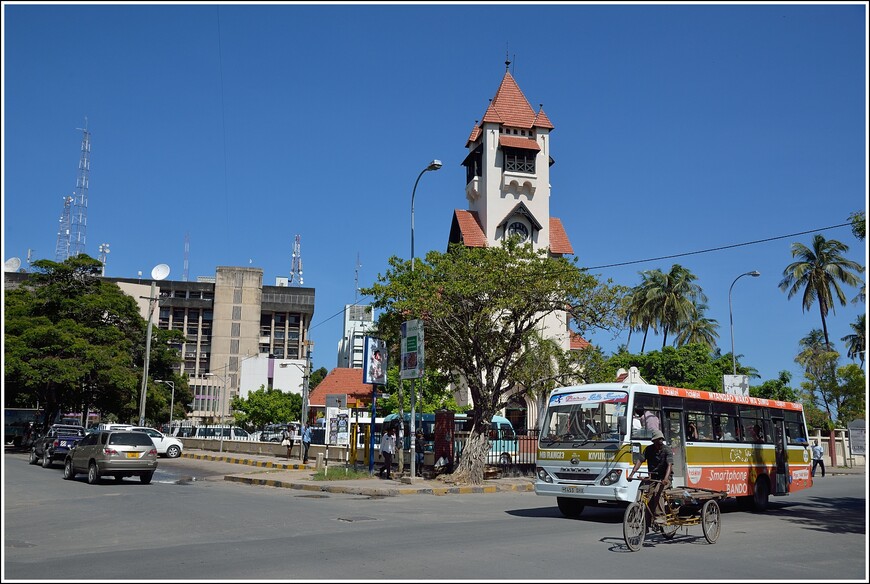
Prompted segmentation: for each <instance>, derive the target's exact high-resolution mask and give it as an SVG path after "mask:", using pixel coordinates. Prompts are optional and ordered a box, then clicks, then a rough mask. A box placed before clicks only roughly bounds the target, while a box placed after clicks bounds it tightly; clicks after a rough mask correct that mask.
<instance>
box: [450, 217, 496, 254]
mask: <svg viewBox="0 0 870 584" xmlns="http://www.w3.org/2000/svg"><path fill="white" fill-rule="evenodd" d="M448 241H449V242H450V243H462V244H464V245H465V246H466V247H487V245H486V235H485V234H484V233H483V227H481V225H480V217H478V216H477V211H464V210H462V209H454V211H453V222H452V224H451V225H450V239H449V240H448Z"/></svg>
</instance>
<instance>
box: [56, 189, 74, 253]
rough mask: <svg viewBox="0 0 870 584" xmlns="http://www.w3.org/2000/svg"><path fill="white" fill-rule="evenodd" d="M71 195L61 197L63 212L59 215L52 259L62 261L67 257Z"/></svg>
mask: <svg viewBox="0 0 870 584" xmlns="http://www.w3.org/2000/svg"><path fill="white" fill-rule="evenodd" d="M72 202H73V197H64V198H63V213H61V216H60V227H58V229H57V245H56V246H55V248H54V261H56V262H63V261H65V260H66V259H67V258H68V257H69V229H70V227H69V221H70V217H69V215H70V205H72Z"/></svg>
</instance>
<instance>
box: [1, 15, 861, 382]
mask: <svg viewBox="0 0 870 584" xmlns="http://www.w3.org/2000/svg"><path fill="white" fill-rule="evenodd" d="M3 11H4V13H3V23H4V31H3V32H4V36H3V54H4V68H3V152H4V155H3V256H4V259H8V258H10V257H20V258H22V259H24V258H26V256H27V252H28V249H33V250H35V251H34V258H35V259H39V258H47V259H54V250H55V243H56V239H57V228H58V218H59V217H60V214H61V211H62V197H64V196H66V195H68V194H70V193H72V191H73V190H74V188H75V181H76V175H77V167H78V161H79V155H80V143H81V132H80V131H79V130H77V128H81V127H82V125H83V124H84V119H85V117H86V116H87V119H88V128H89V129H90V131H91V132H92V151H91V171H90V188H89V193H88V201H89V208H88V226H87V247H86V253H88V254H89V255H91V256H93V257H97V256H98V255H99V252H98V249H97V248H98V246H99V245H100V244H101V243H109V244H110V247H111V252H110V254H109V257H108V262H107V271H106V274H107V275H108V276H114V277H135V276H136V274H137V272H138V271H140V270H141V271H142V273H143V274H144V275H145V276H146V278H147V275H148V274H149V273H150V271H151V268H152V267H153V266H155V265H156V264H159V263H167V264H169V266H170V267H171V270H172V271H171V274H170V276H169V278H170V279H174V280H181V279H182V275H183V271H184V242H185V236H186V235H188V236H189V240H190V253H189V279H190V280H195V279H196V277H197V276H199V275H208V276H211V275H213V274H214V269H215V266H218V265H237V266H249V265H250V266H255V267H260V268H263V270H264V282H265V283H267V284H274V282H275V278H276V277H280V276H289V275H290V270H291V253H292V249H293V241H294V238H295V236H296V235H297V234H298V235H300V236H301V242H302V260H303V276H304V284H305V286H311V287H314V288H315V289H316V308H315V316H314V320H313V323H312V328H311V335H312V339H313V340H314V342H315V352H314V366H315V367H326V368H327V369H331V368H333V367H335V365H336V347H337V343H338V340H339V338H340V336H341V325H342V321H341V314H340V313H341V311H342V309H343V307H344V305H345V304H349V303H352V302H354V301H355V300H357V299H358V297H357V296H356V293H355V269H356V266H357V258H359V263H360V264H361V267H360V268H359V285H360V287H365V286H368V285H370V284H371V283H372V282H373V281H374V280H375V279H376V278H377V275H378V274H379V273H383V272H384V271H385V270H386V266H387V260H388V258H389V257H390V256H392V255H397V256H400V257H402V258H408V257H410V196H411V190H412V188H413V185H414V181H415V179H416V178H417V175H418V174H419V172H420V171H421V170H422V169H423V168H424V167H425V166H426V165H427V164H428V162H429V161H430V160H432V159H434V158H437V159H440V160H441V161H442V162H443V163H444V166H443V168H442V169H441V170H439V171H438V172H429V173H426V174H425V175H424V176H423V178H422V179H421V181H420V183H419V186H418V187H417V193H416V200H415V217H414V220H415V229H414V236H415V255H417V256H418V257H421V256H423V255H424V254H425V252H426V251H427V250H430V249H437V250H440V251H443V250H445V249H446V245H447V238H448V235H449V229H450V221H451V217H452V213H453V210H454V209H465V208H466V201H465V196H464V193H465V173H464V169H463V167H462V166H461V164H460V163H461V162H462V160H463V158H464V157H465V155H466V154H467V150H466V149H465V141H466V139H467V138H468V136H469V134H470V132H471V129H472V127H473V125H474V123H475V122H476V121H477V120H479V119H480V118H481V117H482V115H483V113H484V110H485V108H486V105H487V104H488V100H489V99H490V98H492V97H493V96H494V95H495V91H496V89H497V88H498V85H499V83H500V81H501V79H502V76H503V74H504V70H505V64H504V61H505V57H506V55H509V57H510V59H511V60H512V65H511V72H512V74H513V76H514V78H515V79H516V80H517V83H518V84H519V86H520V88H521V89H522V91H523V92H524V93H525V96H526V98H527V99H528V100H529V102H530V103H531V104H532V106H533V107H534V108H535V109H537V107H538V104H540V103H543V105H544V110H545V111H546V113H547V115H548V116H549V118H550V120H551V121H552V122H553V125H554V126H555V130H554V131H553V133H552V141H551V148H552V156H553V158H554V159H555V165H554V166H553V167H552V169H551V187H552V196H551V213H552V215H553V216H555V217H559V218H561V219H562V222H563V224H564V226H565V228H566V231H567V233H568V236H569V238H570V239H571V242H572V244H573V247H574V250H575V253H576V255H577V257H578V259H579V263H580V265H582V266H586V267H590V268H592V271H593V273H596V274H600V275H601V276H602V277H605V278H612V279H613V280H614V281H615V282H617V283H621V284H625V285H628V286H634V285H636V284H637V283H639V281H640V277H639V275H638V272H640V271H641V270H648V269H655V268H660V269H662V270H663V271H667V270H669V269H670V267H671V265H672V264H673V263H680V264H682V265H684V266H685V267H687V268H689V269H690V270H692V271H693V272H694V273H695V274H696V275H697V276H698V283H699V284H700V285H701V287H702V288H703V290H704V292H705V293H706V294H707V296H708V305H709V311H708V317H709V318H713V319H716V320H717V321H718V323H719V325H720V329H719V334H720V337H719V346H720V347H721V348H722V351H723V353H728V352H730V348H731V347H730V345H731V336H730V327H729V305H728V290H729V287H730V286H731V284H732V282H733V281H734V278H736V277H737V276H739V275H740V274H742V273H744V272H748V271H751V270H759V271H760V272H761V274H762V275H761V277H759V278H748V277H746V278H742V279H741V280H740V281H739V282H738V283H737V284H736V285H735V286H734V289H733V292H732V302H733V311H732V313H733V317H734V343H735V351H736V353H737V354H738V355H743V358H742V362H743V363H745V364H748V365H751V366H754V367H755V368H756V369H757V370H758V371H759V373H760V374H761V377H762V379H771V378H775V377H776V376H777V374H778V372H779V371H781V370H788V371H791V372H793V373H794V375H795V379H794V380H793V384H794V385H797V382H798V381H799V380H800V373H799V369H798V368H797V366H796V365H795V363H794V361H793V359H794V356H795V354H796V353H797V351H798V341H799V339H801V338H802V337H803V336H805V335H806V334H807V333H808V332H809V331H810V329H812V328H820V327H821V322H820V319H819V314H818V310H817V307H814V308H813V309H812V310H811V311H808V312H806V313H804V312H803V311H802V309H801V304H800V299H799V298H794V299H792V300H788V299H787V296H786V294H785V293H784V292H782V291H780V290H779V288H778V287H777V285H778V283H779V281H780V280H781V278H782V271H783V269H784V268H785V266H786V265H788V264H789V263H790V262H791V261H792V257H791V252H790V246H791V244H792V242H794V241H800V242H802V243H804V244H807V245H809V244H810V242H811V239H812V235H813V233H816V232H818V233H821V234H822V235H824V236H825V237H826V238H829V239H837V240H840V241H842V242H844V243H846V244H847V245H848V246H849V247H850V250H849V252H848V254H847V257H849V258H850V259H852V260H854V261H856V262H859V263H860V264H861V265H865V264H866V255H867V254H866V249H867V248H866V243H865V242H861V241H858V240H856V239H855V238H854V237H853V236H852V234H851V231H850V229H849V228H848V227H839V228H834V229H827V230H823V231H821V229H822V228H825V227H830V226H835V225H840V224H843V223H846V222H847V220H848V216H849V214H850V213H852V212H854V211H859V210H864V209H866V200H867V194H868V191H867V117H866V108H867V77H866V70H867V63H866V48H867V8H866V6H865V5H864V3H852V4H839V5H838V4H823V5H808V4H807V5H789V4H774V5H752V4H743V5H740V4H738V5H703V4H701V5H685V4H679V5H653V4H647V5H619V4H612V5H584V4H573V5H545V4H534V5H518V4H511V5H504V4H501V5H500V4H485V5H459V4H436V5H392V4H391V5H363V4H360V5H279V4H265V5H232V4H213V5H124V4H120V5H106V4H99V5H75V4H73V5H56V4H47V5H40V4H21V3H4V5H3ZM802 232H809V233H807V234H805V235H799V236H794V237H789V238H781V237H782V236H786V235H789V234H795V233H802ZM760 240H767V241H766V242H764V243H758V244H754V245H746V246H737V247H731V248H729V249H724V250H721V251H715V252H710V253H697V254H694V253H692V252H697V251H701V250H708V249H713V248H719V247H725V246H734V245H736V244H740V243H745V242H751V241H760ZM677 254H691V255H686V256H682V257H674V258H669V259H662V260H655V261H643V262H641V260H648V259H651V258H661V257H665V256H674V255H677ZM25 265H26V262H25ZM846 294H847V296H848V298H849V299H852V298H854V297H855V296H856V295H857V290H856V289H847V290H846ZM835 308H836V314H831V315H830V318H829V321H828V322H829V324H828V326H829V331H830V336H831V339H832V340H833V341H834V342H835V343H836V345H837V346H838V347H840V348H842V345H843V344H842V343H841V342H840V338H841V337H843V336H844V335H846V334H849V333H850V332H851V330H850V327H849V324H850V323H852V322H854V321H855V319H856V317H857V316H858V315H859V314H861V313H862V312H864V311H865V306H864V305H855V304H849V305H847V306H845V307H841V306H836V307H835ZM626 336H627V335H626V334H625V333H623V334H622V335H620V336H618V337H616V338H614V337H613V335H612V334H610V333H607V332H597V333H592V334H589V335H587V337H588V338H589V339H590V340H591V341H592V342H594V343H596V344H598V345H600V346H602V347H603V348H604V350H605V351H606V352H610V351H613V350H615V349H616V347H617V346H618V345H619V344H620V343H625V341H626ZM660 347H661V338H650V340H648V342H647V349H648V350H649V349H655V348H660ZM629 349H630V350H632V351H639V349H640V336H639V335H634V336H633V337H632V340H631V345H630V346H629ZM844 352H845V351H844ZM844 362H845V358H844ZM756 382H757V381H756Z"/></svg>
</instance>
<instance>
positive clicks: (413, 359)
mask: <svg viewBox="0 0 870 584" xmlns="http://www.w3.org/2000/svg"><path fill="white" fill-rule="evenodd" d="M400 377H401V378H402V379H419V378H421V377H423V321H422V320H408V321H405V322H403V323H402V366H401V371H400Z"/></svg>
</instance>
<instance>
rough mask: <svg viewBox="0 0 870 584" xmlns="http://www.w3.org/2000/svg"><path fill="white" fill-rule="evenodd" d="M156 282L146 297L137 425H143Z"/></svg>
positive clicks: (152, 283)
mask: <svg viewBox="0 0 870 584" xmlns="http://www.w3.org/2000/svg"><path fill="white" fill-rule="evenodd" d="M156 293H157V282H156V281H154V280H151V294H150V295H149V296H148V325H147V326H146V327H145V364H144V365H143V367H142V388H141V389H140V390H139V425H140V426H144V425H145V396H146V395H147V392H148V363H149V361H150V360H151V320H152V315H153V313H154V295H155V294H156Z"/></svg>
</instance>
